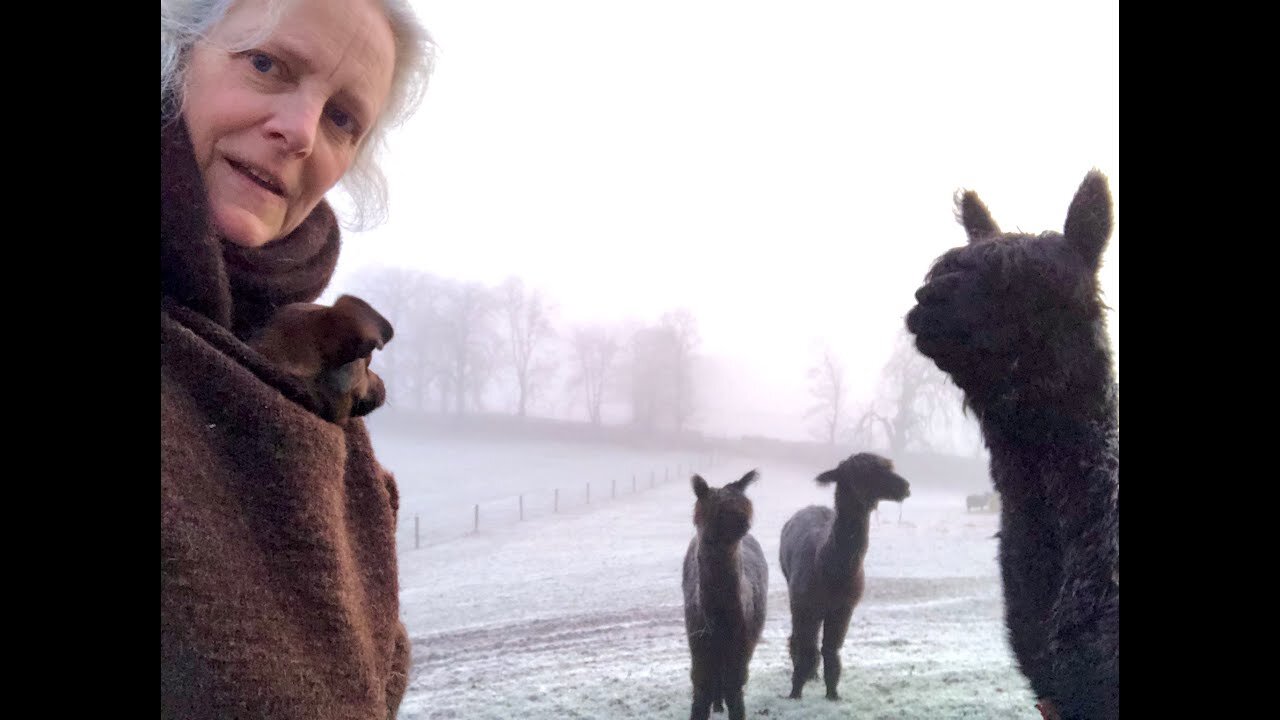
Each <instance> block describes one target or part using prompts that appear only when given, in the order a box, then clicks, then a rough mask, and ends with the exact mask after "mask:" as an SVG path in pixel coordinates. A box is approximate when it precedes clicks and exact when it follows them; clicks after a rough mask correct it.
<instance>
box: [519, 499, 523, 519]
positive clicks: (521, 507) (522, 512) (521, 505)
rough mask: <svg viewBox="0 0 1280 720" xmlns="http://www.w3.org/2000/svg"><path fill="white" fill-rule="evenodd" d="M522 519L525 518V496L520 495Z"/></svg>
mask: <svg viewBox="0 0 1280 720" xmlns="http://www.w3.org/2000/svg"><path fill="white" fill-rule="evenodd" d="M520 519H521V520H524V496H523V495H521V496H520Z"/></svg>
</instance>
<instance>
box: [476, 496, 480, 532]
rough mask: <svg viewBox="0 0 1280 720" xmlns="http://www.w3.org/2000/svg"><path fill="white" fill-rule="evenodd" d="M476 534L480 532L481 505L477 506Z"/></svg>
mask: <svg viewBox="0 0 1280 720" xmlns="http://www.w3.org/2000/svg"><path fill="white" fill-rule="evenodd" d="M476 532H480V505H479V503H477V504H476Z"/></svg>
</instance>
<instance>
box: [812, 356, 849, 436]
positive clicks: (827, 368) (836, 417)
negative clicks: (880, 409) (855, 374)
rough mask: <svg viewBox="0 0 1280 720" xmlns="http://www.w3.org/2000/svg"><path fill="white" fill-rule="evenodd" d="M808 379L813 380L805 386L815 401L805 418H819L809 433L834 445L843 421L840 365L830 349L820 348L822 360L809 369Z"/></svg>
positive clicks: (842, 390) (844, 418) (841, 369)
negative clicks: (815, 426)
mask: <svg viewBox="0 0 1280 720" xmlns="http://www.w3.org/2000/svg"><path fill="white" fill-rule="evenodd" d="M808 378H809V380H810V381H812V383H813V384H812V385H810V386H809V394H810V395H812V396H813V397H814V398H815V399H816V400H817V401H818V402H817V403H816V404H815V405H813V407H811V408H809V411H808V412H807V413H805V417H806V418H810V417H814V416H815V415H816V416H819V418H820V419H821V425H820V426H819V427H817V428H814V429H812V430H811V431H810V432H812V433H813V435H814V437H816V438H818V439H819V440H824V441H825V442H826V443H827V444H828V445H834V444H835V443H836V437H837V436H838V435H839V434H840V431H841V430H842V428H843V427H844V425H845V423H846V421H847V419H846V417H845V416H846V415H847V410H846V409H845V382H844V366H843V365H842V364H841V363H840V361H839V360H838V359H836V357H835V356H834V355H833V354H832V352H831V349H830V348H825V349H823V351H822V359H821V360H819V361H818V364H816V365H814V366H813V367H811V368H809V372H808Z"/></svg>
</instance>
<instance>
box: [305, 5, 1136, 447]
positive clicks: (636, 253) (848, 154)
mask: <svg viewBox="0 0 1280 720" xmlns="http://www.w3.org/2000/svg"><path fill="white" fill-rule="evenodd" d="M417 9H418V11H419V13H420V14H421V16H422V17H423V18H424V20H425V22H426V23H427V24H428V27H429V28H430V29H431V32H432V34H433V36H434V38H435V40H436V42H437V43H438V45H439V57H438V62H437V69H436V72H435V75H434V76H433V79H432V81H431V85H430V87H429V89H428V91H427V94H426V97H425V100H424V103H423V105H422V107H421V109H420V111H419V112H418V114H417V115H416V116H415V117H414V118H413V119H412V120H411V121H410V122H409V123H407V124H406V125H405V126H403V127H401V128H398V129H396V130H393V131H392V132H391V134H390V136H389V138H388V144H387V148H388V150H387V152H386V153H385V156H384V159H383V167H384V169H385V171H386V174H387V178H388V183H389V187H390V199H391V202H390V210H389V212H390V214H389V220H388V221H387V222H386V223H384V224H382V225H380V226H378V227H376V228H372V229H368V230H366V231H362V232H348V233H347V234H346V236H345V241H344V247H343V252H342V258H341V261H340V263H339V267H338V271H337V274H336V277H335V281H334V283H333V285H332V286H331V287H330V289H329V291H328V292H327V293H326V296H325V298H324V299H323V300H326V301H327V300H332V299H333V298H334V297H336V295H337V294H339V293H342V292H356V293H358V294H363V295H364V296H366V299H369V300H370V301H371V302H373V303H374V305H375V306H377V307H379V308H380V309H384V308H385V307H386V303H385V301H384V302H383V303H382V304H380V303H379V300H380V298H378V297H373V296H374V295H377V288H379V287H382V288H385V286H386V283H385V282H380V281H377V280H371V277H373V275H374V274H375V273H376V272H378V270H377V269H378V268H395V269H397V270H400V271H404V272H409V273H429V274H431V275H433V276H435V277H436V278H437V279H439V280H441V281H445V282H447V283H456V284H457V285H458V286H464V285H467V284H470V283H474V284H477V285H478V286H480V287H482V288H485V289H487V290H490V291H494V290H496V288H498V286H499V285H500V284H501V283H502V282H503V281H504V280H506V279H507V278H512V277H515V278H519V279H520V280H521V281H522V283H523V287H524V289H525V291H526V293H533V292H535V291H536V292H537V293H539V294H540V295H541V296H542V301H543V302H545V304H546V306H547V309H548V313H547V317H548V322H549V324H550V326H551V328H552V329H553V330H554V336H551V337H549V338H548V339H547V340H546V341H545V345H543V346H541V347H539V348H538V349H537V351H536V352H537V355H538V358H539V360H538V363H539V364H540V365H542V366H547V367H545V368H544V370H543V373H544V375H545V378H544V379H543V381H542V383H541V384H542V387H541V388H539V389H538V391H537V397H536V398H532V399H531V402H530V403H529V404H528V408H527V413H528V414H530V415H533V416H537V417H550V418H565V419H569V418H574V419H580V420H587V419H589V411H588V409H587V407H586V405H585V402H586V401H585V398H584V397H582V395H583V392H582V388H581V386H580V385H581V384H580V383H579V384H577V385H575V384H574V383H573V375H574V372H572V371H571V368H570V366H571V364H572V362H571V358H572V355H573V349H572V348H573V345H572V338H573V335H574V332H575V330H576V329H579V328H584V327H586V326H599V327H601V328H608V329H610V330H611V331H612V332H613V333H614V335H615V336H616V338H617V340H618V342H619V343H621V345H622V346H623V347H624V351H620V353H619V355H620V356H621V355H626V352H625V348H627V347H630V345H631V343H633V341H634V339H635V330H637V329H640V328H645V327H654V326H658V325H660V324H661V318H662V317H663V315H664V314H667V313H672V312H674V311H677V310H684V311H686V312H687V315H688V316H689V317H691V318H692V321H693V322H692V329H693V330H694V331H695V335H696V337H695V338H694V340H695V342H694V343H693V344H692V345H691V347H690V348H689V353H688V358H687V361H688V363H689V375H690V380H689V382H690V384H691V390H690V393H689V395H690V397H689V404H690V406H689V407H688V408H685V409H682V410H680V411H679V412H678V413H677V414H683V415H687V417H684V418H682V419H681V420H679V421H678V422H677V421H676V420H670V421H666V420H664V421H662V422H667V423H669V424H670V423H676V424H680V425H682V426H684V427H686V428H688V429H691V430H696V431H699V432H704V433H710V434H716V435H725V436H739V435H744V434H746V435H765V436H772V437H778V438H784V439H795V440H812V439H818V438H819V437H820V436H821V435H822V434H823V432H824V431H822V430H821V429H815V426H819V425H821V424H822V421H821V418H820V416H821V414H822V413H821V412H817V413H810V412H809V411H811V410H812V409H813V408H814V406H815V405H818V404H821V401H820V399H819V398H817V397H816V396H815V394H814V392H813V388H814V385H815V379H814V378H812V377H810V376H809V372H810V370H811V369H812V368H815V367H818V366H820V365H821V363H822V360H823V357H824V351H829V353H830V356H831V357H832V358H833V360H834V361H835V362H836V364H837V365H838V366H839V368H840V369H841V371H842V377H843V382H842V386H843V387H842V395H843V397H844V405H845V411H844V412H845V414H847V417H844V418H842V419H841V423H842V426H841V428H839V432H840V434H841V436H842V437H844V438H846V439H850V438H852V437H853V433H854V426H855V425H856V424H857V422H858V421H859V420H860V419H863V418H866V417H868V416H869V413H871V412H874V413H875V414H878V415H880V416H887V415H889V414H890V413H891V410H892V403H891V402H889V401H888V400H886V395H887V394H889V395H891V394H892V388H886V380H885V366H886V365H887V364H888V363H889V362H890V360H891V358H892V357H893V355H894V351H895V347H896V344H898V343H900V342H901V338H900V333H901V330H902V325H903V316H904V314H905V313H906V311H907V310H908V309H909V308H910V307H911V304H912V302H913V298H912V294H913V293H914V291H915V289H916V288H917V287H918V286H919V284H920V282H921V280H922V278H923V277H924V274H925V272H926V271H927V270H928V267H929V264H930V263H931V261H932V260H933V259H934V258H936V257H937V256H938V255H940V254H941V253H942V252H944V251H945V250H947V249H948V248H950V247H953V246H956V245H959V244H962V243H963V242H964V233H963V230H962V229H961V228H960V226H959V225H958V224H957V223H956V222H955V220H954V217H953V210H954V208H953V201H952V197H953V194H954V193H955V192H956V191H957V190H959V189H972V190H976V191H977V192H978V193H979V195H980V196H981V197H982V199H983V200H984V202H985V203H986V204H987V206H988V207H989V208H990V209H991V211H992V213H993V215H994V217H995V218H996V220H997V221H998V222H999V223H1000V225H1001V227H1003V228H1005V229H1007V230H1012V229H1021V230H1023V231H1026V232H1040V231H1043V230H1057V231H1060V230H1061V228H1062V223H1063V220H1064V219H1065V216H1066V209H1067V206H1068V204H1069V202H1070V200H1071V197H1072V195H1073V193H1074V192H1075V189H1076V187H1077V186H1078V185H1079V183H1080V181H1081V180H1082V178H1083V177H1084V174H1085V173H1086V172H1087V171H1088V170H1089V169H1090V168H1093V167H1097V168H1098V169H1100V170H1101V171H1102V172H1103V173H1105V174H1106V175H1107V176H1108V178H1109V181H1110V186H1111V192H1112V194H1113V197H1114V198H1115V201H1116V205H1117V209H1116V218H1117V228H1116V231H1115V233H1114V234H1113V236H1112V239H1111V243H1110V245H1109V247H1108V250H1107V253H1106V255H1105V257H1104V263H1103V267H1102V271H1101V275H1100V277H1101V286H1102V289H1103V294H1104V299H1105V301H1106V303H1107V304H1108V305H1109V306H1110V308H1111V310H1110V311H1109V312H1108V314H1107V323H1108V330H1109V333H1110V336H1111V338H1112V342H1113V346H1114V351H1115V356H1116V359H1117V367H1118V361H1119V360H1118V359H1119V250H1118V245H1119V223H1118V219H1119V212H1118V205H1119V70H1118V68H1119V59H1118V58H1119V54H1118V53H1119V30H1118V8H1117V7H1116V6H1115V5H1114V4H1110V3H1098V2H1089V3H1050V4H1036V5H1024V4H1017V3H978V4H964V5H957V4H947V3H937V4H933V3H894V4H889V5H887V6H885V7H880V6H876V7H870V6H867V5H865V4H855V3H819V2H809V3H766V2H733V3H729V2H724V3H714V2H697V3H689V2H649V3H643V4H638V3H636V4H620V3H598V2H543V3H502V2H485V1H477V0H467V1H466V2H421V3H417ZM333 199H334V202H335V205H336V206H337V207H338V209H339V213H340V215H341V214H344V208H345V207H346V206H345V203H344V200H343V198H342V197H341V196H340V195H337V196H335V197H334V198H333ZM346 215H347V216H350V213H346ZM423 312H425V311H423ZM491 315H492V317H490V318H489V319H488V320H486V321H485V322H487V323H489V325H490V330H489V331H486V333H484V334H486V335H488V336H489V337H487V338H486V339H485V340H484V342H487V343H492V344H493V345H494V348H499V347H500V346H501V345H502V344H503V332H504V331H503V330H502V327H501V322H500V312H499V311H498V310H493V311H492V313H491ZM389 316H390V315H389ZM424 317H425V316H424V315H415V314H414V313H412V312H408V311H406V312H405V314H403V315H402V316H401V317H395V318H392V319H393V322H396V323H397V336H396V340H394V341H393V343H392V344H391V345H390V346H388V350H387V352H386V353H384V354H383V355H386V356H387V357H385V358H384V357H382V356H379V357H375V367H376V366H377V363H379V362H382V361H383V360H387V361H390V354H391V353H394V352H401V354H402V355H406V356H407V355H410V354H412V353H411V351H410V350H409V349H408V347H409V346H411V345H413V344H414V343H415V340H414V338H415V337H418V341H417V342H421V343H424V344H427V345H438V344H439V341H438V340H432V339H430V338H429V337H427V332H426V331H425V330H422V329H421V328H422V327H423V326H424V325H425V324H427V323H426V321H425V320H424V319H423V318H424ZM507 344H508V345H509V342H508V343H507ZM398 346H399V347H398ZM401 348H403V349H401ZM494 348H489V349H486V350H485V351H484V352H485V353H488V354H489V355H491V357H490V358H489V359H488V360H487V361H485V363H484V364H486V365H487V366H488V367H487V369H486V370H484V371H483V372H481V373H479V374H483V375H486V377H485V378H484V379H483V381H482V383H481V384H482V385H483V387H481V388H479V389H478V390H475V391H473V392H471V395H472V396H473V398H474V399H473V400H469V401H468V403H469V404H468V405H466V406H464V407H463V408H462V412H489V413H508V412H516V411H517V406H518V396H519V391H518V387H517V384H518V383H517V381H516V379H515V378H514V370H513V368H511V367H507V366H506V365H505V362H504V361H503V360H502V358H501V355H502V353H501V351H500V349H494ZM618 360H619V365H618V367H616V368H614V372H615V374H617V375H618V377H610V378H609V379H608V380H609V385H610V389H609V390H607V391H606V392H605V396H606V397H605V398H604V402H603V403H602V408H601V414H602V418H601V421H602V422H603V423H606V424H607V423H625V422H630V421H632V420H634V414H635V412H634V408H632V407H631V402H632V401H631V399H630V398H632V397H633V396H634V394H635V393H636V392H637V390H636V389H635V388H634V387H630V385H633V384H634V383H633V382H632V380H631V379H628V378H626V377H623V375H626V373H627V372H628V371H627V370H626V369H625V368H624V367H623V363H621V360H622V358H621V357H619V358H618ZM405 362H409V360H407V359H406V360H405ZM419 364H420V363H419ZM632 375H634V373H632ZM664 377H665V376H664ZM423 382H424V383H426V382H428V381H426V380H423ZM402 386H403V384H402ZM392 401H393V403H396V404H398V405H402V406H404V405H407V404H411V401H410V400H409V399H408V398H406V397H405V396H404V395H403V393H402V394H401V395H400V396H399V397H397V396H396V391H395V388H394V386H393V390H392ZM957 404H958V402H957ZM948 422H950V423H951V424H950V425H945V424H944V423H942V421H939V422H938V423H935V425H936V427H931V428H930V430H929V433H928V437H927V438H917V439H913V440H912V444H913V445H914V446H917V447H923V446H924V445H932V446H936V447H938V448H940V449H947V448H949V449H952V450H954V451H957V452H962V451H964V448H966V447H968V446H969V445H971V444H972V428H968V429H966V428H964V423H965V421H964V420H963V418H960V419H951V420H949V421H948ZM872 424H873V425H875V423H872ZM845 426H847V427H845ZM866 432H868V431H866V430H865V428H864V434H865V433H866ZM870 432H871V433H872V434H871V435H870V436H866V437H864V438H862V439H864V440H867V441H869V442H872V444H880V445H887V444H888V439H887V437H885V433H884V432H883V431H879V430H873V431H870ZM876 433H879V435H878V436H877V435H876Z"/></svg>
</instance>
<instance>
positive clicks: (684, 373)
mask: <svg viewBox="0 0 1280 720" xmlns="http://www.w3.org/2000/svg"><path fill="white" fill-rule="evenodd" d="M659 322H660V325H661V326H662V328H663V329H664V330H665V331H666V332H667V333H668V334H669V335H670V349H671V352H672V353H673V356H672V358H671V360H670V368H671V373H672V382H673V384H674V387H673V388H672V392H671V394H670V396H669V397H670V404H671V407H670V412H671V416H672V421H673V423H674V424H675V429H676V430H683V429H684V428H685V426H686V425H687V424H688V423H689V421H690V420H692V419H693V416H694V412H695V410H694V407H695V401H694V385H693V354H694V351H695V350H697V348H698V345H699V344H701V342H702V337H701V336H700V335H699V334H698V321H697V319H696V318H694V316H693V313H692V312H690V311H689V310H688V309H687V308H680V309H678V310H674V311H672V312H669V313H666V314H665V315H663V316H662V319H661V320H660V321H659Z"/></svg>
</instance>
